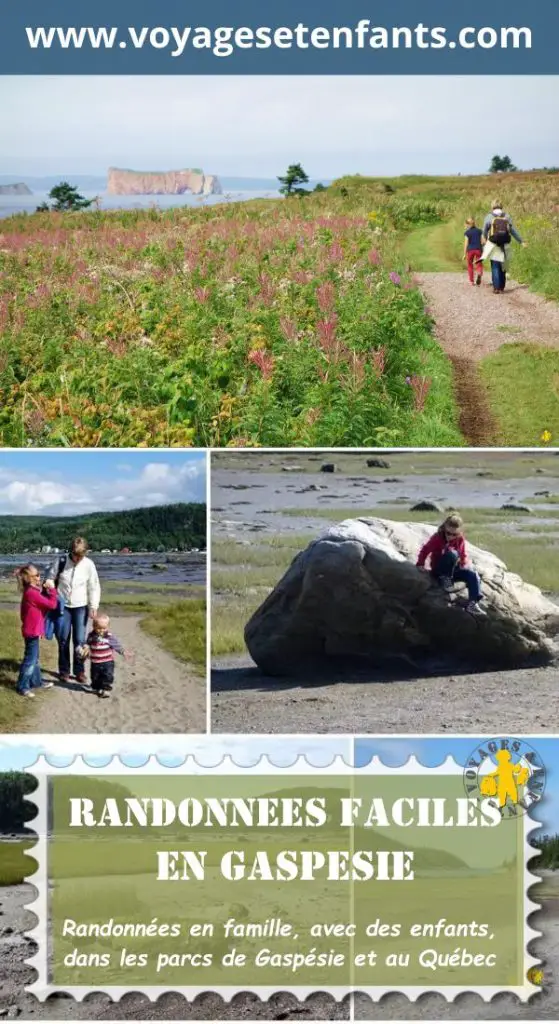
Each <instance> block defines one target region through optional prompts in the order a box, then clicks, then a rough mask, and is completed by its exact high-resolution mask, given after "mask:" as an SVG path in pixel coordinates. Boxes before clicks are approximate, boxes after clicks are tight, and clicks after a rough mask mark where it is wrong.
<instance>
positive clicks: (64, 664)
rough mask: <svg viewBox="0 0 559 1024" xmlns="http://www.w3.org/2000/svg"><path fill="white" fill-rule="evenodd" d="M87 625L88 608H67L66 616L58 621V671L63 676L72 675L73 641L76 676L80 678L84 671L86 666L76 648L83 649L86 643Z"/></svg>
mask: <svg viewBox="0 0 559 1024" xmlns="http://www.w3.org/2000/svg"><path fill="white" fill-rule="evenodd" d="M86 625H87V607H85V608H65V609H64V614H63V615H61V616H60V618H59V619H57V621H56V639H57V640H58V671H59V673H60V675H61V676H69V675H70V641H72V654H73V662H74V675H75V676H80V675H81V674H82V673H83V671H84V664H83V661H82V659H81V658H79V657H78V655H77V654H76V647H81V645H82V644H84V643H85V627H86Z"/></svg>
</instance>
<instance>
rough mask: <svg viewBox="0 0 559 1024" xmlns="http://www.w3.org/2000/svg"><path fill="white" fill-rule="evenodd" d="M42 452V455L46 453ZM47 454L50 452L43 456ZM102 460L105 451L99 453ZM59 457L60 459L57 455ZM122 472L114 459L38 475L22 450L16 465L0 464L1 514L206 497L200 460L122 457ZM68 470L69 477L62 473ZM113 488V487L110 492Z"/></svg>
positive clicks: (54, 512) (121, 506)
mask: <svg viewBox="0 0 559 1024" xmlns="http://www.w3.org/2000/svg"><path fill="white" fill-rule="evenodd" d="M45 458H47V456H45ZM48 458H49V459H50V460H52V456H48ZM104 458H105V460H106V457H104ZM59 460H62V462H63V460H64V456H63V455H60V456H59ZM127 466H128V470H127V471H126V472H125V475H122V469H121V468H119V465H118V464H115V465H114V471H112V470H113V467H111V468H110V469H109V470H107V466H106V461H105V463H104V465H103V469H102V470H101V468H100V472H99V476H93V475H92V473H91V468H92V467H91V464H89V465H88V466H87V467H85V466H84V470H85V468H87V470H88V473H87V475H84V476H82V475H81V474H80V472H79V471H76V463H75V462H73V463H72V466H71V467H70V464H69V463H68V468H67V472H66V473H64V472H63V473H60V471H59V470H58V468H57V469H56V470H55V469H54V468H53V470H52V471H51V472H45V473H41V474H40V475H38V474H36V473H33V472H27V471H26V466H25V455H23V454H22V456H21V466H19V465H18V466H16V468H15V469H13V470H11V471H10V469H9V468H8V467H7V466H6V465H4V466H3V467H2V468H1V469H0V514H8V515H10V514H11V515H40V514H49V515H50V514H52V515H72V514H79V513H83V512H93V511H102V510H103V509H112V508H119V509H125V508H135V507H141V506H146V505H167V504H171V503H174V502H180V501H205V497H206V484H205V461H204V460H203V459H196V458H195V459H193V458H192V457H186V458H185V459H184V461H181V460H179V459H177V460H176V461H173V462H164V461H163V462H149V463H147V465H146V464H144V463H143V460H142V463H137V464H136V465H134V463H133V462H131V463H130V464H128V463H127ZM70 475H73V476H74V479H73V481H72V482H71V483H68V482H64V478H65V477H67V476H70ZM115 491H116V493H115Z"/></svg>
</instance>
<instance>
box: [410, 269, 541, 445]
mask: <svg viewBox="0 0 559 1024" xmlns="http://www.w3.org/2000/svg"><path fill="white" fill-rule="evenodd" d="M483 277H484V280H483V284H482V285H481V287H479V288H477V287H475V286H474V287H472V286H471V285H470V283H469V282H468V280H467V278H466V275H465V274H464V273H462V274H452V273H440V274H418V275H417V279H418V282H419V284H420V287H421V289H422V291H423V293H424V295H425V297H426V299H427V302H428V305H429V307H430V308H431V310H432V314H433V318H434V320H435V335H436V337H437V340H438V341H439V343H440V345H441V346H442V348H443V349H444V351H445V352H446V354H447V355H448V356H449V358H450V359H451V361H452V363H453V366H454V377H455V391H456V399H457V402H458V405H459V406H460V409H461V419H460V429H461V430H462V433H463V434H464V436H465V437H466V439H467V440H468V442H469V443H470V444H472V445H474V446H476V447H479V446H491V445H493V444H495V434H496V425H495V422H494V420H493V416H492V413H491V410H490V408H489V404H488V401H487V396H486V393H485V389H484V386H483V384H482V382H481V380H480V379H479V376H478V374H477V370H476V365H475V364H476V363H478V362H479V361H480V360H481V359H483V358H484V357H485V356H488V355H491V354H493V353H494V352H497V351H498V349H499V348H501V346H502V345H503V344H507V343H510V342H529V343H533V344H539V345H549V346H553V347H557V346H559V305H558V304H557V303H554V302H547V301H546V299H544V298H543V297H542V296H541V295H534V293H533V292H530V291H528V289H527V288H526V287H525V286H523V285H520V284H517V282H516V281H512V280H510V279H509V281H508V282H507V288H506V291H505V292H504V293H503V294H502V295H494V294H493V290H492V288H491V284H490V275H489V274H488V273H487V272H486V273H484V275H483Z"/></svg>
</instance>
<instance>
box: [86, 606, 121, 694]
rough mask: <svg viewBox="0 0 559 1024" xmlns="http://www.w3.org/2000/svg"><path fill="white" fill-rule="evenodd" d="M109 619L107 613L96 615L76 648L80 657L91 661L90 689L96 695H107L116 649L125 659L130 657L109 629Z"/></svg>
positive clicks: (110, 684) (111, 680)
mask: <svg viewBox="0 0 559 1024" xmlns="http://www.w3.org/2000/svg"><path fill="white" fill-rule="evenodd" d="M110 624H111V620H110V619H109V616H108V615H96V616H95V618H94V620H93V629H92V630H91V632H90V633H89V634H88V637H87V640H86V642H85V644H84V645H82V646H81V647H80V648H79V650H78V655H79V657H80V658H89V659H90V661H91V689H92V690H93V691H94V693H96V694H97V695H98V697H105V698H107V697H109V696H110V693H111V690H112V688H113V684H114V676H115V656H114V652H115V651H117V652H118V653H119V654H122V655H123V656H124V657H125V658H126V659H128V658H130V657H131V654H130V653H129V651H125V650H124V648H123V646H122V644H121V642H120V640H118V639H117V638H116V636H113V634H112V633H111V632H110V631H109V626H110Z"/></svg>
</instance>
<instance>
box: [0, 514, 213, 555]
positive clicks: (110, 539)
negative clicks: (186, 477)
mask: <svg viewBox="0 0 559 1024" xmlns="http://www.w3.org/2000/svg"><path fill="white" fill-rule="evenodd" d="M77 536H84V537H86V539H87V540H88V541H89V544H90V547H91V548H92V549H93V550H95V551H100V550H101V549H102V548H110V549H111V550H113V549H115V548H116V549H117V550H120V549H121V548H124V547H126V548H130V550H131V551H157V550H158V549H160V550H169V549H172V548H178V550H179V551H185V550H189V549H190V548H200V549H204V548H205V546H206V506H205V505H204V504H199V503H188V504H187V503H182V504H176V505H155V506H153V507H152V508H137V509H129V510H126V511H123V512H94V513H90V514H89V515H82V516H67V517H64V518H63V517H61V516H0V551H2V552H4V553H7V554H15V553H19V552H23V551H34V550H36V549H38V548H42V547H44V546H45V545H49V546H50V547H56V548H61V549H63V550H64V549H66V548H67V547H68V544H69V543H70V541H71V540H72V538H73V537H77Z"/></svg>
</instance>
